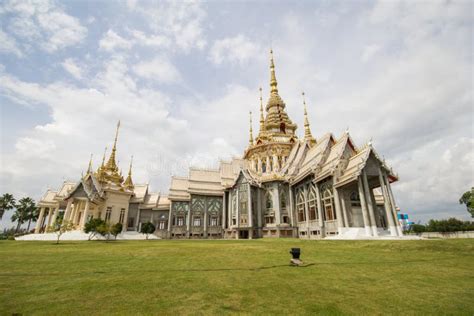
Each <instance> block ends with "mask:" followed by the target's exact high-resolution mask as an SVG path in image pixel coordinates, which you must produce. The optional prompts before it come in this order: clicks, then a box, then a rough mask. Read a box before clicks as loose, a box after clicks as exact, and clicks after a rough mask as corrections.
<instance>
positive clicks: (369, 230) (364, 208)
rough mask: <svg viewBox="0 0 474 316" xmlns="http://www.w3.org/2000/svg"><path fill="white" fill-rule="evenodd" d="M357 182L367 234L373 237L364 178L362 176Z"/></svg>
mask: <svg viewBox="0 0 474 316" xmlns="http://www.w3.org/2000/svg"><path fill="white" fill-rule="evenodd" d="M357 182H358V187H359V198H360V206H361V207H362V219H363V220H364V227H365V234H366V235H367V236H372V228H371V227H370V218H369V213H368V211H367V202H366V200H365V192H364V187H363V183H362V178H361V177H360V176H359V177H358V178H357Z"/></svg>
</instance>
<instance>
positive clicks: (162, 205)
mask: <svg viewBox="0 0 474 316" xmlns="http://www.w3.org/2000/svg"><path fill="white" fill-rule="evenodd" d="M170 205H171V201H170V200H169V198H168V196H167V195H160V198H159V200H158V205H157V207H156V208H157V209H158V210H169V208H170Z"/></svg>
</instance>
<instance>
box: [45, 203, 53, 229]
mask: <svg viewBox="0 0 474 316" xmlns="http://www.w3.org/2000/svg"><path fill="white" fill-rule="evenodd" d="M52 217H53V208H52V207H49V211H48V224H46V227H49V226H51V218H52Z"/></svg>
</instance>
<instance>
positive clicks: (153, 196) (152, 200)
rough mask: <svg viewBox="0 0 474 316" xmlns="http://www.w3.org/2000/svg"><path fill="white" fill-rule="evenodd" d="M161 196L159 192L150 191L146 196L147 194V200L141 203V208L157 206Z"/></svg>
mask: <svg viewBox="0 0 474 316" xmlns="http://www.w3.org/2000/svg"><path fill="white" fill-rule="evenodd" d="M159 198H160V194H159V193H154V192H153V193H148V194H147V195H146V196H145V200H144V201H143V203H141V204H140V206H139V207H140V208H141V209H148V208H149V209H152V208H156V207H157V206H158V200H159Z"/></svg>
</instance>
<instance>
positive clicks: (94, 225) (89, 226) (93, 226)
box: [84, 218, 105, 240]
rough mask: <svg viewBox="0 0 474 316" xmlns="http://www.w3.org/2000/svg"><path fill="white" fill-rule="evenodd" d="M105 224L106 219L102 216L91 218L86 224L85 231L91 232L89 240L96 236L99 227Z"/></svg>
mask: <svg viewBox="0 0 474 316" xmlns="http://www.w3.org/2000/svg"><path fill="white" fill-rule="evenodd" d="M102 225H105V222H104V220H102V219H100V218H91V219H90V220H89V221H87V223H86V224H85V225H84V232H85V233H86V234H89V240H91V239H92V238H93V237H95V236H96V235H97V234H98V233H99V231H98V229H99V227H100V226H102Z"/></svg>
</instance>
